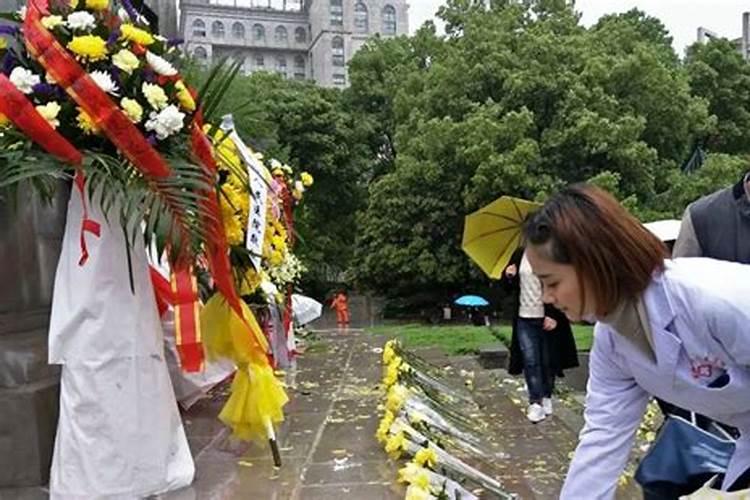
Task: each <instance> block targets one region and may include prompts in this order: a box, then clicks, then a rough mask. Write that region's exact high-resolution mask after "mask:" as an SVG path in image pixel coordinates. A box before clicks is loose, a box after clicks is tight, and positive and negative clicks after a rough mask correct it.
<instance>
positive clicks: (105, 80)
mask: <svg viewBox="0 0 750 500" xmlns="http://www.w3.org/2000/svg"><path fill="white" fill-rule="evenodd" d="M89 76H90V77H91V79H92V80H94V82H95V83H96V84H97V85H98V86H99V88H100V89H102V90H103V91H104V92H106V93H107V94H111V95H115V96H116V95H118V92H119V91H120V89H118V88H117V84H116V83H115V81H114V80H112V75H110V74H109V73H107V72H106V71H94V72H92V73H89Z"/></svg>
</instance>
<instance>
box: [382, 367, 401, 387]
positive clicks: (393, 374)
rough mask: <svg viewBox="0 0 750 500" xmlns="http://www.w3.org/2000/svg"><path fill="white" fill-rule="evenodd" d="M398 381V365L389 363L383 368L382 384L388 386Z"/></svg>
mask: <svg viewBox="0 0 750 500" xmlns="http://www.w3.org/2000/svg"><path fill="white" fill-rule="evenodd" d="M396 382H398V365H394V364H390V365H388V368H386V370H385V376H384V377H383V385H384V386H385V387H386V388H388V387H390V386H392V385H393V384H395V383H396Z"/></svg>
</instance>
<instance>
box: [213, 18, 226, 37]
mask: <svg viewBox="0 0 750 500" xmlns="http://www.w3.org/2000/svg"><path fill="white" fill-rule="evenodd" d="M211 35H213V37H214V38H224V23H222V22H221V21H214V22H213V24H212V25H211Z"/></svg>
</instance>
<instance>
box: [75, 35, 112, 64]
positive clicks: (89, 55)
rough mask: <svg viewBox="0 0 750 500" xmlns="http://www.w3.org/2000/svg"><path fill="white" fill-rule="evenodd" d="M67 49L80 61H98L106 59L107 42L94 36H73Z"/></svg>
mask: <svg viewBox="0 0 750 500" xmlns="http://www.w3.org/2000/svg"><path fill="white" fill-rule="evenodd" d="M68 48H69V49H70V50H71V52H73V53H74V54H75V55H77V56H78V57H79V58H81V59H88V60H89V61H100V60H102V59H104V58H105V57H107V42H106V41H105V40H104V39H103V38H101V37H99V36H96V35H82V36H75V37H73V40H71V41H70V42H69V43H68Z"/></svg>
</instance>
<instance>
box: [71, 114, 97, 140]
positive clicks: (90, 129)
mask: <svg viewBox="0 0 750 500" xmlns="http://www.w3.org/2000/svg"><path fill="white" fill-rule="evenodd" d="M76 122H78V128H80V129H81V131H82V132H83V133H84V134H86V135H90V134H96V133H98V132H99V129H98V128H97V126H96V124H95V123H94V120H92V119H91V117H90V116H89V115H88V113H86V112H85V111H84V110H82V109H81V108H78V116H77V117H76Z"/></svg>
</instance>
